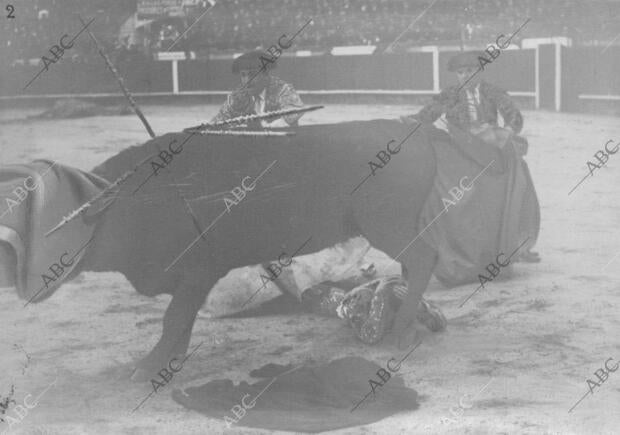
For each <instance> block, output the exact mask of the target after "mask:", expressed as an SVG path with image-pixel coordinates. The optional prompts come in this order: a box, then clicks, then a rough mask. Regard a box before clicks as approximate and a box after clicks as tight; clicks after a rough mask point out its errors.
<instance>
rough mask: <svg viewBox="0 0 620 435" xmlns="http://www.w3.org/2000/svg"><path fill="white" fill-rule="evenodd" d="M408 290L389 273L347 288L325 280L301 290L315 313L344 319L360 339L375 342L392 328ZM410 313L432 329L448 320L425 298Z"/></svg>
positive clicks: (306, 302) (397, 277)
mask: <svg viewBox="0 0 620 435" xmlns="http://www.w3.org/2000/svg"><path fill="white" fill-rule="evenodd" d="M407 292H408V287H407V282H406V281H405V280H404V279H403V278H402V277H401V276H399V275H392V276H386V277H382V278H379V279H375V280H372V281H369V282H367V283H365V284H362V285H360V286H357V287H355V288H354V289H352V290H351V291H349V292H345V291H344V290H342V289H339V288H335V287H333V286H329V285H325V284H322V285H319V286H315V287H313V288H311V289H308V290H306V291H305V292H304V293H303V295H302V304H304V305H305V306H306V308H307V309H308V310H310V311H311V312H314V313H316V314H322V315H327V316H334V315H337V316H338V317H340V318H341V319H346V320H347V321H348V322H349V325H351V327H352V328H353V330H354V331H355V333H356V335H357V336H358V338H359V339H360V340H361V341H363V342H364V343H367V344H375V343H378V342H379V341H380V340H381V339H382V338H383V337H384V336H385V335H386V334H387V333H388V332H389V331H390V330H391V328H392V325H393V323H394V319H395V318H396V313H397V312H398V308H399V307H400V304H401V302H402V300H403V299H404V298H405V297H406V296H407ZM413 315H415V320H417V321H418V322H420V323H422V324H423V325H424V326H426V327H427V328H428V329H430V330H431V331H433V332H437V331H442V330H444V329H445V328H446V325H447V320H446V318H445V316H444V315H443V314H442V313H441V310H439V308H437V307H436V306H435V305H433V304H431V303H430V302H428V301H426V300H424V299H423V300H422V301H421V303H420V306H419V308H418V310H417V312H416V313H412V316H413Z"/></svg>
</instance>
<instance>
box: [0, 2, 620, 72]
mask: <svg viewBox="0 0 620 435" xmlns="http://www.w3.org/2000/svg"><path fill="white" fill-rule="evenodd" d="M432 1H433V0H338V1H333V0H219V1H217V0H216V2H217V4H216V6H215V7H214V8H213V9H212V10H211V11H209V13H208V14H205V16H204V17H202V18H201V19H200V20H199V21H198V22H197V23H196V24H195V25H194V26H193V27H192V29H191V31H189V32H187V35H186V36H185V37H183V38H182V39H181V40H180V41H179V43H178V45H177V48H175V49H176V50H183V51H196V52H205V51H207V52H213V51H227V50H235V51H241V50H247V49H254V48H257V47H259V46H265V45H269V43H270V42H271V41H272V40H273V38H274V37H278V36H279V35H281V34H283V33H285V34H287V35H292V34H294V33H295V32H296V31H297V30H299V29H298V27H301V26H302V25H303V23H305V22H306V21H307V20H308V19H310V18H313V23H312V25H311V26H309V27H307V28H306V29H305V30H304V31H303V32H302V33H300V34H299V35H298V37H297V38H296V40H295V44H296V47H298V48H317V49H321V48H329V47H332V46H336V45H369V44H372V45H379V46H381V45H383V46H387V45H388V44H390V43H391V42H392V41H394V40H395V39H397V38H399V44H398V49H402V48H406V47H407V46H413V45H425V44H426V45H428V44H438V43H439V44H441V43H445V44H458V43H468V42H477V41H480V42H484V41H494V40H495V38H496V36H497V35H499V34H502V33H503V34H507V35H508V34H510V33H512V32H513V31H514V30H516V29H517V28H518V27H519V26H520V25H521V24H522V23H523V22H524V21H525V20H526V19H527V18H531V21H530V22H529V24H528V26H527V30H526V31H523V32H522V33H521V34H520V35H519V37H518V38H517V42H518V40H519V39H520V38H523V37H545V36H568V37H571V38H573V39H574V40H575V41H576V42H577V43H579V42H587V41H593V40H597V39H598V40H611V39H612V38H613V37H614V36H616V34H617V33H618V29H617V27H615V23H614V22H613V21H612V20H613V17H615V16H617V15H618V12H620V2H618V1H615V0H592V1H589V2H578V1H576V0H544V1H542V0H439V1H437V2H436V3H435V4H433V5H432V7H430V9H428V11H427V12H426V14H425V15H424V17H422V18H421V19H420V20H418V21H417V22H415V23H414V24H413V25H411V23H412V22H413V21H414V20H415V18H416V17H417V16H418V15H419V14H420V13H422V11H424V10H425V9H426V8H427V7H428V6H430V5H431V2H432ZM209 6H210V5H209V3H207V2H202V5H201V6H200V7H194V8H188V9H187V15H186V16H184V17H160V18H158V19H154V20H146V21H142V22H141V23H140V26H137V27H136V29H135V32H140V35H141V38H121V37H120V33H121V32H120V30H121V28H122V27H123V24H124V23H126V22H128V21H129V20H133V21H134V22H136V18H135V17H136V12H137V7H138V2H137V0H28V1H24V2H15V15H16V18H15V19H5V20H3V23H2V28H1V30H2V32H3V35H2V36H3V38H2V41H1V44H2V50H3V51H5V50H6V51H7V52H8V58H9V60H14V59H30V58H39V57H41V56H42V55H43V54H44V53H45V52H46V51H47V49H48V48H49V47H50V46H51V45H53V44H54V43H55V42H54V41H57V40H58V38H59V37H60V36H62V34H64V33H67V34H69V35H72V34H73V33H72V32H75V31H77V30H78V29H79V28H80V23H79V20H77V16H76V14H77V13H80V14H82V16H84V17H90V18H92V17H95V18H96V23H94V24H93V27H94V28H96V29H97V34H98V35H100V36H101V38H100V39H102V41H103V42H104V43H105V44H106V46H107V48H108V49H110V50H111V51H113V52H115V53H116V54H117V55H120V56H131V55H139V54H142V55H151V54H152V53H153V52H155V51H160V50H165V49H166V48H167V47H168V46H169V45H170V43H171V42H172V41H173V40H175V39H176V38H177V37H178V36H180V35H181V34H182V33H183V32H184V31H185V29H187V28H188V26H190V25H191V24H192V23H194V21H195V20H196V19H198V17H200V15H201V14H202V13H203V12H204V11H205V8H207V7H209ZM130 39H131V40H132V41H133V42H128V41H129V40H130ZM136 41H137V42H136ZM86 48H87V49H88V50H84V49H80V48H79V47H78V48H77V49H76V50H72V56H73V57H74V58H78V59H79V58H81V57H87V56H88V54H87V53H86V52H87V51H89V52H91V53H92V52H93V50H92V49H89V47H86ZM3 57H4V56H3Z"/></svg>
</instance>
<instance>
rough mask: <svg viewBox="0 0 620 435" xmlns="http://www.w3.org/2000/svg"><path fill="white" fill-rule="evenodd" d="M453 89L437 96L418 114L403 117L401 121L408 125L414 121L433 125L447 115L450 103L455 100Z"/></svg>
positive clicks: (445, 90)
mask: <svg viewBox="0 0 620 435" xmlns="http://www.w3.org/2000/svg"><path fill="white" fill-rule="evenodd" d="M452 94H453V92H452V90H451V89H444V90H443V91H441V92H440V93H439V95H435V96H434V97H433V99H432V101H431V102H430V103H428V104H427V105H426V106H424V107H423V108H422V109H421V110H420V111H419V112H418V113H416V114H414V115H409V116H403V117H402V118H401V119H402V120H403V121H404V122H407V123H413V121H419V122H423V123H428V124H432V123H434V122H435V121H437V119H439V117H440V116H441V115H443V114H444V113H446V110H447V109H448V106H449V103H450V101H451V100H453V99H454V96H453V95H452Z"/></svg>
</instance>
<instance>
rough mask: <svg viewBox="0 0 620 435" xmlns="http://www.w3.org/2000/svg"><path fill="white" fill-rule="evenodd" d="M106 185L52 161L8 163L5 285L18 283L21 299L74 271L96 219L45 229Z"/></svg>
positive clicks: (1, 251) (1, 183)
mask: <svg viewBox="0 0 620 435" xmlns="http://www.w3.org/2000/svg"><path fill="white" fill-rule="evenodd" d="M53 166H55V167H53ZM107 185H108V182H107V181H105V180H103V179H100V178H98V177H96V176H94V175H92V174H88V173H84V172H82V171H79V170H77V169H73V168H68V167H62V166H60V165H54V164H53V163H52V162H50V161H36V162H33V163H32V164H29V165H14V166H6V167H3V168H2V170H0V198H2V199H4V201H2V202H5V203H6V205H7V206H8V209H7V210H6V211H5V212H4V213H3V214H2V216H1V217H0V287H14V288H15V289H16V291H17V294H18V296H19V297H20V298H21V299H23V300H26V301H29V302H39V301H42V300H44V299H46V298H48V297H49V296H51V295H52V294H53V293H54V291H55V290H57V289H58V288H59V287H60V284H62V282H64V281H66V279H67V278H70V277H71V276H72V275H75V274H76V272H77V271H78V268H77V266H78V264H79V263H80V260H81V259H82V257H83V255H84V249H81V247H82V246H83V245H84V243H86V242H87V241H89V239H91V237H92V235H93V232H94V228H95V225H94V222H93V221H92V220H90V221H87V220H83V219H80V220H77V221H76V222H74V223H72V225H71V227H70V228H65V229H64V231H59V232H57V233H56V234H53V235H51V236H50V237H46V236H45V232H46V231H47V230H49V229H50V228H51V227H53V226H54V224H56V223H57V222H58V221H59V220H60V219H61V218H62V216H63V215H64V214H66V213H67V212H69V211H71V210H73V209H75V208H76V207H79V206H80V205H81V204H82V203H83V202H85V200H87V199H89V198H90V197H92V196H93V195H95V194H96V193H97V192H100V191H101V190H102V188H105V186H107ZM80 249H81V251H80ZM78 251H79V252H78Z"/></svg>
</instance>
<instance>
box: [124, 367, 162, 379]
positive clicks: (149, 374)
mask: <svg viewBox="0 0 620 435" xmlns="http://www.w3.org/2000/svg"><path fill="white" fill-rule="evenodd" d="M155 373H156V372H155ZM155 373H154V372H153V371H152V370H147V369H143V368H141V367H136V368H135V369H134V370H133V373H132V374H131V378H130V379H131V380H132V381H134V382H146V381H149V380H151V379H152V378H153V375H154V374H155Z"/></svg>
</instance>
